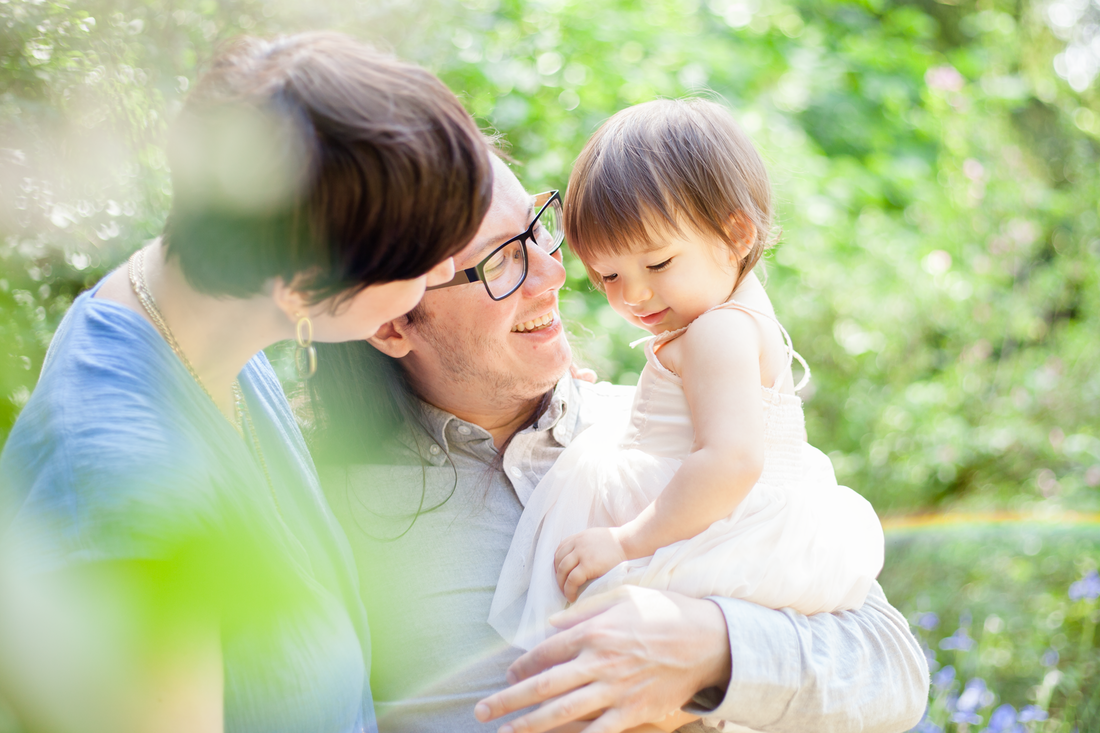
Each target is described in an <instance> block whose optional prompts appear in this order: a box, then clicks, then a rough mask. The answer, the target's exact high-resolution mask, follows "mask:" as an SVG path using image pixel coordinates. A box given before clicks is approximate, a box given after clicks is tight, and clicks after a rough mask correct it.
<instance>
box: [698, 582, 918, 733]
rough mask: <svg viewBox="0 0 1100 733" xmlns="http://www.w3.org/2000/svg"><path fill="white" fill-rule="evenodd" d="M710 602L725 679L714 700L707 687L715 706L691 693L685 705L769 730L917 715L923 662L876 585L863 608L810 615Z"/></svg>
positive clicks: (846, 727)
mask: <svg viewBox="0 0 1100 733" xmlns="http://www.w3.org/2000/svg"><path fill="white" fill-rule="evenodd" d="M711 600H713V601H714V602H715V603H717V604H718V605H719V607H721V609H722V612H723V613H724V615H725V617H726V625H727V627H728V630H729V636H730V650H731V651H730V658H731V660H732V662H731V668H730V684H729V687H728V688H727V689H726V691H725V695H724V696H723V698H722V699H721V700H720V701H719V700H717V699H716V698H717V697H718V696H719V694H720V691H716V690H711V691H708V692H709V693H711V695H710V697H711V700H712V701H713V703H717V704H716V705H715V704H713V703H712V704H710V705H707V704H706V702H707V697H708V695H707V694H704V695H699V696H696V698H695V703H694V704H692V705H689V706H688V707H687V708H686V709H687V710H689V711H690V712H694V713H696V714H699V715H704V716H706V717H707V718H719V719H725V720H731V721H733V722H735V723H738V724H740V725H744V726H746V727H749V728H754V729H756V730H761V731H767V732H768V733H786V732H787V731H792V732H793V731H798V732H799V733H801V732H802V731H807V730H813V731H821V732H822V733H830V732H833V733H840V732H841V731H864V732H865V733H873V732H876V731H881V732H882V733H888V732H894V731H904V730H908V729H909V728H911V727H913V726H914V725H916V724H917V723H918V722H919V721H920V718H921V715H923V713H924V709H925V705H926V704H927V701H928V663H927V660H926V659H925V656H924V653H923V651H922V650H921V648H920V645H919V644H918V643H917V640H916V639H915V638H914V637H913V634H912V633H911V632H910V631H909V624H908V622H907V621H906V620H905V617H903V616H902V615H901V614H900V613H899V612H898V611H897V609H895V608H894V607H893V606H891V605H890V604H889V602H888V601H887V600H886V596H885V595H884V594H883V592H882V588H881V587H880V586H879V584H878V583H874V584H873V585H872V586H871V590H870V592H869V593H868V594H867V600H866V602H865V603H864V604H863V606H862V607H861V608H860V609H858V610H856V611H845V612H842V613H819V614H815V615H813V616H803V615H802V614H800V613H798V612H796V611H792V610H790V609H785V610H783V611H773V610H771V609H768V608H763V607H761V606H758V605H756V604H753V603H748V602H747V601H741V600H736V599H730V598H712V599H711ZM714 693H718V694H714ZM701 703H702V704H701Z"/></svg>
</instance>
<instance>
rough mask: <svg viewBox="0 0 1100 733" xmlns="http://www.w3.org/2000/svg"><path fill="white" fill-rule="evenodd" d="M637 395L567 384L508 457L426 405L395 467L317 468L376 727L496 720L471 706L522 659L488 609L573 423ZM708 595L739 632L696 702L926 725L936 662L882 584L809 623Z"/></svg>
mask: <svg viewBox="0 0 1100 733" xmlns="http://www.w3.org/2000/svg"><path fill="white" fill-rule="evenodd" d="M632 396H633V389H632V388H629V387H616V386H613V385H609V384H606V383H602V384H597V385H591V384H587V383H585V382H578V381H575V380H572V379H568V378H567V379H565V380H563V381H562V382H561V383H559V385H558V387H557V388H556V390H555V391H554V394H553V397H552V399H551V401H550V403H549V406H548V408H547V409H546V411H545V412H544V413H543V414H542V415H541V416H540V417H539V418H538V420H537V421H536V423H535V424H534V425H532V426H529V427H528V428H526V429H524V430H521V431H520V432H519V433H517V434H516V435H515V437H514V438H513V439H512V440H511V442H510V443H508V445H507V447H506V449H505V451H504V453H503V455H501V454H500V453H499V452H498V451H497V449H496V447H495V445H494V443H493V439H492V436H491V435H490V434H489V433H488V432H487V431H486V430H484V429H483V428H481V427H479V426H477V425H474V424H472V423H467V422H464V421H462V420H460V419H458V418H457V417H455V416H454V415H451V414H449V413H446V412H443V411H442V410H439V409H436V408H434V407H431V406H428V405H425V406H424V411H425V421H424V425H423V430H418V431H410V432H408V433H407V434H405V435H403V436H401V438H400V439H399V440H397V441H394V445H393V449H394V450H393V462H392V465H388V466H368V465H358V466H351V467H347V468H344V467H341V468H322V469H321V480H322V484H323V487H324V490H325V493H326V495H327V497H328V499H329V502H330V503H331V505H332V508H333V510H334V512H335V513H336V516H337V518H338V519H339V520H340V522H341V523H342V524H343V525H344V528H345V530H346V531H347V533H348V537H349V539H350V542H351V546H352V551H353V553H354V555H355V559H356V562H357V565H358V568H359V573H360V587H361V588H362V589H363V595H364V603H365V604H366V606H367V611H368V615H369V617H370V620H371V637H372V650H373V652H372V664H371V670H372V674H371V689H372V692H373V694H374V701H375V706H376V711H377V714H378V725H379V730H380V731H381V733H398V732H402V733H403V732H406V731H407V732H408V733H419V732H420V731H451V732H453V733H474V732H475V731H495V730H496V728H497V727H498V726H499V725H500V721H494V722H492V723H479V722H478V721H477V720H476V719H475V718H474V715H473V709H474V704H475V703H476V702H477V701H478V700H480V699H481V698H483V697H485V696H487V695H489V694H491V693H493V692H496V691H498V690H500V689H502V688H503V687H505V686H506V682H505V678H504V675H505V670H507V668H508V666H509V665H510V664H511V663H512V662H513V661H514V660H515V659H516V658H517V657H518V656H519V654H520V653H521V651H520V650H519V649H515V648H512V647H509V646H508V644H507V643H506V642H505V641H504V640H503V639H501V638H500V637H499V636H498V635H497V634H496V632H495V631H494V630H493V629H492V627H490V626H489V624H488V623H487V618H488V615H489V606H490V603H491V601H492V598H493V591H494V589H495V586H496V581H497V577H498V575H499V573H500V569H501V566H502V565H503V563H504V558H505V556H506V555H507V553H508V547H509V545H510V543H511V540H512V533H513V532H514V531H515V527H516V524H517V522H518V521H519V517H520V514H521V513H522V511H523V506H524V503H525V502H526V501H527V499H528V498H529V497H530V496H531V492H532V491H533V490H534V488H535V486H536V484H538V482H539V480H540V479H541V478H542V476H543V475H544V474H545V473H546V471H547V470H548V469H549V468H550V466H551V465H552V464H553V463H554V461H555V460H556V459H557V457H558V455H560V453H561V451H562V450H563V449H564V447H565V446H566V445H568V444H569V442H570V441H571V440H572V439H573V437H574V436H575V435H576V434H577V433H579V432H580V431H581V430H583V429H585V428H586V427H588V426H589V425H591V424H592V423H593V422H595V421H596V420H598V419H601V418H604V417H608V416H612V415H615V414H625V412H626V411H628V410H629V409H630V402H631V398H632ZM418 512H419V516H416V514H417V513H418ZM414 517H415V521H414ZM712 600H714V601H715V602H716V603H717V604H718V605H719V606H720V607H721V609H722V612H723V613H724V615H725V617H726V623H727V626H728V628H729V638H730V658H731V660H732V670H731V677H730V684H729V687H728V688H727V689H725V690H717V689H714V690H707V691H704V693H702V694H700V695H699V696H697V697H696V700H695V703H694V704H693V705H692V706H691V707H690V709H691V710H692V711H693V712H696V713H697V714H704V715H706V716H707V718H708V719H712V718H713V719H718V718H721V719H725V720H730V721H735V722H736V723H737V724H738V725H740V726H744V727H747V728H749V729H750V730H759V731H777V732H785V731H791V732H793V731H798V732H799V733H807V732H811V731H812V732H815V733H817V732H829V731H835V732H840V731H867V732H874V731H879V732H882V733H886V732H888V731H890V732H893V731H903V730H906V729H908V728H909V727H911V726H913V725H915V724H916V723H917V721H918V720H919V719H920V717H921V714H922V713H923V711H924V707H925V702H926V700H927V694H928V669H927V665H926V662H925V658H924V655H923V653H922V651H921V648H920V646H919V645H918V643H917V641H916V639H915V638H914V637H913V635H912V633H910V631H909V625H908V623H907V622H906V620H905V619H904V617H902V615H901V614H900V613H898V612H897V611H896V610H895V609H894V608H893V607H891V606H890V604H889V603H888V602H887V601H886V598H885V596H884V595H883V593H882V589H881V588H880V587H879V586H878V584H875V585H874V586H873V587H872V589H871V592H870V594H869V596H868V598H867V601H866V603H865V604H864V606H863V607H862V608H861V609H860V610H858V611H850V612H845V613H837V614H818V615H816V616H812V617H806V616H802V615H801V614H799V613H796V612H793V611H789V610H786V611H775V610H771V609H767V608H763V607H761V606H757V605H755V604H752V603H748V602H746V601H741V600H736V599H729V598H714V599H712ZM513 717H514V716H513ZM699 726H700V724H698V723H697V724H693V725H692V726H691V727H696V728H698V727H699Z"/></svg>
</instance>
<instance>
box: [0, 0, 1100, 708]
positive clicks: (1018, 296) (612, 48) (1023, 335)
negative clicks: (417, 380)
mask: <svg viewBox="0 0 1100 733" xmlns="http://www.w3.org/2000/svg"><path fill="white" fill-rule="evenodd" d="M1069 1H1070V0H1063V4H1064V3H1065V2H1069ZM1054 4H1055V0H1052V2H1046V1H1044V0H1012V1H1010V0H943V1H942V2H933V1H932V0H909V1H896V0H825V1H822V2H808V1H806V0H776V1H773V2H762V1H761V0H710V1H709V2H700V1H699V0H650V1H648V2H645V3H641V2H627V1H626V0H607V1H603V0H596V1H594V0H541V1H539V2H534V1H532V2H519V1H518V0H462V1H461V2H459V1H458V0H411V1H410V0H402V1H398V0H379V1H375V2H355V1H354V0H343V1H341V2H337V1H336V0H314V1H313V2H303V1H302V0H283V1H282V2H279V1H275V2H260V1H258V0H224V1H222V2H214V0H177V1H176V2H175V3H173V4H172V6H171V7H165V6H164V4H163V3H154V2H151V1H150V0H111V1H110V2H105V1H103V0H90V1H88V2H81V3H70V2H53V1H51V0H29V1H25V0H0V440H2V439H3V437H5V436H6V435H7V433H8V431H9V430H10V426H11V424H12V423H13V421H14V419H15V417H16V416H17V414H18V412H19V409H20V408H21V407H22V405H23V404H25V402H26V400H27V398H28V396H29V393H30V390H32V389H33V387H34V383H35V380H36V377H37V374H38V372H39V370H40V368H41V365H42V360H43V357H44V354H45V350H46V347H47V345H48V343H49V339H50V336H51V334H52V333H53V330H54V329H55V328H56V326H57V323H58V322H59V320H60V318H61V317H62V316H63V314H64V312H65V309H66V307H67V306H68V304H69V303H70V302H71V300H72V298H73V297H74V296H75V295H76V294H78V293H79V292H80V291H81V290H82V289H84V288H86V287H88V286H89V285H91V284H92V283H94V282H95V281H96V280H97V279H98V278H100V277H101V276H102V275H103V274H104V273H105V272H107V271H108V270H109V269H110V268H112V267H114V266H115V265H117V264H118V263H119V262H121V261H122V259H123V258H124V257H125V256H126V255H127V254H128V253H129V252H130V251H132V250H133V249H134V248H136V247H138V246H139V245H140V244H141V243H142V242H143V241H145V240H147V239H149V238H151V237H154V236H156V235H157V233H158V231H159V229H160V227H161V225H162V223H163V220H164V216H165V213H166V209H167V202H168V200H169V197H170V195H171V192H170V186H169V181H168V175H167V170H166V165H165V159H164V155H163V153H162V150H161V145H162V143H163V141H164V137H165V131H166V126H167V124H168V122H169V120H170V119H171V118H172V116H173V114H174V112H175V110H176V109H178V106H179V104H180V100H181V99H182V98H183V96H184V94H185V93H186V90H187V88H188V86H189V84H190V82H191V81H192V80H193V79H194V78H195V76H196V74H197V73H198V72H199V70H200V69H201V66H202V62H203V61H204V60H205V59H208V58H209V57H210V55H211V53H212V50H213V49H214V48H215V47H216V46H217V43H218V42H219V41H221V40H223V39H225V38H228V37H231V36H233V35H236V34H238V33H241V32H248V33H258V34H270V33H275V32H287V31H294V30H301V29H307V28H337V29H341V30H345V31H347V32H349V33H352V34H353V35H356V36H358V37H360V38H365V39H368V40H372V41H374V42H375V43H377V44H379V45H381V46H384V47H387V48H390V49H392V50H394V51H395V52H396V53H398V54H399V55H401V56H402V57H404V58H407V59H410V60H414V61H417V62H419V63H421V64H424V65H425V66H427V67H429V68H431V69H432V70H433V71H435V72H436V73H438V74H439V75H440V76H441V77H442V78H443V79H444V80H445V81H446V82H447V83H448V84H449V85H450V86H451V88H452V89H454V90H455V91H456V92H457V93H459V94H460V95H461V97H462V98H463V100H464V102H465V103H466V105H467V108H468V109H469V110H470V111H471V112H472V113H473V114H474V115H475V116H476V117H477V118H478V119H479V121H480V122H481V123H482V124H483V125H484V126H485V127H486V128H492V129H494V130H497V131H499V132H501V133H503V135H504V137H505V138H506V140H507V141H508V142H509V143H510V145H511V154H512V155H513V156H514V157H515V158H516V160H517V161H519V162H520V165H519V167H518V169H517V172H518V174H519V176H520V179H521V180H522V181H523V182H524V183H525V184H526V185H527V187H528V189H529V190H531V191H537V190H544V189H547V188H562V189H564V187H565V183H566V180H567V177H568V172H569V167H570V164H571V162H572V160H573V158H574V157H575V156H576V154H577V153H578V152H579V150H580V148H581V146H582V145H583V143H584V141H585V139H586V138H587V137H588V135H590V134H591V133H592V132H593V130H594V129H595V128H596V127H597V126H598V125H599V124H600V122H601V121H602V120H604V119H606V118H607V117H608V116H610V115H611V114H613V113H614V112H615V111H617V110H619V109H621V108H623V107H625V106H628V105H630V104H634V103H637V102H641V101H645V100H648V99H653V98H654V97H678V96H682V95H687V94H706V95H708V96H713V97H716V98H721V99H724V100H726V102H728V104H729V105H730V107H731V109H732V110H733V113H734V115H735V116H736V117H737V118H738V119H739V120H740V121H741V123H742V125H743V126H744V127H745V128H746V129H747V130H748V132H749V133H750V135H751V136H752V137H753V139H754V140H755V142H756V144H757V145H758V147H759V148H760V150H761V151H762V153H763V154H764V157H765V160H766V161H767V162H768V164H769V167H770V171H771V175H772V180H773V187H774V189H775V192H776V196H777V199H778V202H779V207H778V217H777V224H778V225H779V226H781V227H782V230H783V236H782V241H781V244H780V246H779V248H778V249H777V250H776V251H775V252H774V253H773V254H772V255H771V256H769V258H768V262H767V272H768V288H769V291H770V292H771V296H772V300H773V302H774V303H775V305H776V309H777V311H778V313H779V315H780V318H781V319H782V320H783V321H784V322H785V324H786V325H787V327H788V329H789V330H790V331H791V334H792V336H793V338H794V341H795V344H796V347H797V348H798V349H799V350H800V351H801V353H802V354H803V355H804V356H805V357H806V358H807V360H808V361H809V363H810V365H811V367H812V369H813V376H814V379H813V381H812V382H811V388H810V390H811V392H809V393H808V394H806V395H804V396H805V397H806V398H807V416H808V422H809V426H808V427H809V433H810V437H811V440H812V442H814V443H815V444H816V445H818V446H820V447H822V449H824V450H825V451H827V452H829V453H830V455H831V457H832V458H833V461H834V464H835V465H836V468H837V473H838V476H839V478H840V480H841V481H842V483H847V484H849V485H851V486H853V487H856V488H857V489H858V490H859V491H860V492H861V493H863V494H864V495H865V496H867V497H868V498H869V499H870V500H871V501H872V502H873V504H874V505H875V507H876V509H877V510H878V511H879V512H880V514H884V515H890V514H899V513H908V512H913V511H923V510H942V509H968V510H975V509H992V508H998V509H1014V510H1020V511H1025V512H1029V513H1044V512H1045V513H1052V512H1054V513H1056V512H1059V511H1063V510H1068V509H1072V510H1077V511H1086V512H1088V511H1093V512H1094V511H1097V510H1100V489H1098V486H1100V420H1098V416H1100V370H1097V369H1096V368H1095V365H1096V364H1097V363H1098V362H1100V338H1098V337H1097V335H1098V333H1100V282H1098V280H1100V208H1098V201H1100V166H1098V159H1100V95H1098V92H1097V88H1098V86H1100V81H1098V82H1097V83H1094V84H1093V85H1092V86H1091V87H1090V86H1088V85H1085V86H1083V87H1082V85H1080V84H1078V85H1077V87H1078V88H1077V89H1075V88H1073V87H1071V86H1070V85H1069V84H1068V83H1067V82H1066V81H1064V80H1063V79H1062V78H1060V77H1059V75H1058V74H1057V73H1055V64H1054V61H1055V58H1056V56H1057V55H1058V54H1060V53H1062V52H1063V51H1064V48H1065V38H1064V37H1063V38H1059V37H1058V35H1057V34H1055V33H1053V32H1052V30H1051V28H1052V27H1053V26H1052V24H1051V21H1050V19H1051V17H1052V16H1051V12H1052V10H1051V8H1052V7H1053V6H1054ZM1071 4H1072V3H1071ZM1086 5H1087V3H1086ZM1082 7H1084V6H1082ZM1088 7H1089V9H1088V10H1087V11H1086V12H1085V15H1084V16H1082V17H1081V19H1079V23H1085V22H1086V21H1088V22H1092V23H1095V22H1098V20H1097V19H1098V18H1100V6H1097V7H1096V8H1093V7H1092V6H1088ZM1082 27H1083V26H1082ZM1061 35H1062V36H1065V35H1066V33H1065V32H1063V33H1062V34H1061ZM568 271H569V283H568V288H569V292H568V293H567V294H566V295H565V297H564V300H563V305H562V311H563V313H564V315H565V316H566V317H567V318H568V319H569V320H570V321H571V323H572V329H573V331H574V336H575V342H576V344H577V347H578V353H579V355H580V357H581V358H582V359H583V360H584V361H586V362H587V363H588V364H589V365H591V366H593V367H595V368H596V369H597V370H598V371H599V372H600V374H601V376H603V377H604V378H609V379H613V380H618V381H627V382H629V381H631V380H632V379H636V378H637V373H638V371H639V370H640V368H641V365H642V363H643V357H642V356H641V354H639V353H637V352H633V351H631V350H630V349H629V348H628V346H627V343H628V342H630V341H631V340H633V339H634V338H636V337H637V336H639V335H640V333H636V332H634V331H633V330H632V329H631V327H629V326H627V325H625V324H624V323H622V322H621V321H620V320H619V319H618V317H617V316H615V315H614V314H613V313H612V312H611V311H610V309H609V308H608V307H607V305H606V303H605V302H604V301H603V299H602V298H601V297H600V296H599V294H598V293H595V292H593V291H592V290H591V288H590V286H589V285H588V283H587V280H586V278H585V274H584V269H583V267H581V266H580V263H579V262H577V261H575V260H573V259H570V260H569V262H568ZM1085 546H1087V547H1091V548H1092V549H1091V550H1079V551H1077V554H1076V555H1074V557H1073V559H1072V561H1073V563H1075V564H1074V565H1072V566H1067V567H1071V569H1072V572H1073V573H1083V572H1085V571H1087V570H1088V569H1090V568H1095V567H1096V552H1095V547H1096V545H1095V543H1093V544H1092V545H1087V544H1086V545H1085ZM1075 547H1076V546H1075ZM1002 549H1003V548H1002ZM941 560H942V558H941V559H939V560H935V559H929V560H928V562H929V563H933V562H940V561H941ZM1068 572H1069V570H1067V573H1068ZM1071 574H1072V573H1071ZM1067 577H1068V575H1067ZM897 582H898V583H899V590H898V593H899V594H905V593H906V592H908V591H907V589H905V588H903V587H901V586H902V585H903V580H902V579H900V578H899V579H898V581H897ZM888 590H890V588H888ZM1058 592H1061V593H1064V588H1063V589H1062V590H1059V591H1058ZM906 597H908V596H906ZM914 603H915V600H914ZM1090 613H1093V614H1094V615H1095V613H1096V612H1095V610H1093V611H1091V612H1090ZM1086 615H1087V614H1086ZM1083 623H1084V622H1083ZM1093 623H1095V621H1093ZM1090 638H1091V637H1090ZM1034 684H1038V683H1037V682H1035V683H1034ZM1021 689H1023V687H1021ZM1050 725H1053V721H1051V722H1050ZM1098 726H1100V723H1098ZM1052 729H1053V728H1052Z"/></svg>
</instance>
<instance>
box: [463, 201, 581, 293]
mask: <svg viewBox="0 0 1100 733" xmlns="http://www.w3.org/2000/svg"><path fill="white" fill-rule="evenodd" d="M535 205H536V206H545V205H546V199H545V198H543V197H541V196H540V197H539V198H538V199H536V200H535ZM562 236H563V232H562V221H561V204H560V203H559V199H556V198H555V199H554V201H553V202H552V203H551V204H550V205H549V206H546V208H545V209H543V210H542V212H541V213H540V214H538V215H537V216H536V218H535V220H534V221H533V222H532V223H531V228H530V236H529V237H527V236H526V235H525V236H524V237H518V238H516V239H514V240H513V241H511V242H508V243H507V244H505V245H504V246H503V247H501V248H500V249H498V250H497V251H496V252H494V253H493V254H492V255H491V256H490V257H489V259H488V260H486V261H485V263H484V264H483V265H482V279H483V280H484V281H485V286H486V287H487V288H488V289H489V293H490V294H491V295H492V296H493V297H494V298H503V297H505V296H507V295H509V294H510V293H512V292H513V291H514V290H515V289H516V288H518V287H519V286H520V284H521V283H522V282H523V280H524V278H525V277H526V276H527V252H526V250H525V249H524V246H523V242H522V240H523V239H525V238H526V239H527V241H528V242H529V243H531V244H534V245H535V246H537V247H539V248H540V249H542V250H543V251H545V252H547V253H553V252H556V251H557V249H558V247H559V246H560V245H561V241H562Z"/></svg>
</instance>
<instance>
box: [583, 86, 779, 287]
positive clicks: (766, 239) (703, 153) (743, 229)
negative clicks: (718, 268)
mask: <svg viewBox="0 0 1100 733" xmlns="http://www.w3.org/2000/svg"><path fill="white" fill-rule="evenodd" d="M750 225H751V226H750ZM684 227H690V228H692V229H694V230H696V231H697V232H699V233H701V234H711V235H714V237H716V238H717V239H718V240H719V241H722V242H725V243H727V245H728V246H729V247H730V248H731V249H733V250H734V251H735V252H738V253H739V249H740V248H735V247H736V245H738V244H747V245H748V251H747V252H746V253H744V254H742V255H740V257H739V264H740V271H739V272H738V276H737V284H738V285H739V284H740V283H741V280H742V279H743V278H744V277H745V276H746V275H747V274H748V273H749V272H750V271H751V270H752V268H753V267H754V266H756V263H757V262H758V261H759V260H760V256H761V255H762V254H763V253H764V250H766V249H767V248H768V247H770V246H771V245H772V244H773V243H774V237H773V234H772V197H771V185H770V183H769V181H768V172H767V170H766V169H765V168H764V161H763V160H761V158H760V154H759V153H757V152H756V148H754V147H753V144H752V141H750V140H749V138H748V135H746V134H745V132H744V130H742V129H741V127H740V126H739V125H738V124H737V123H736V122H735V121H734V119H733V117H732V116H731V115H730V113H729V111H728V110H727V109H725V108H724V107H722V106H721V105H719V104H717V103H715V102H711V101H708V100H705V99H675V100H674V99H661V100H656V101H653V102H646V103H644V104H639V105H636V106H634V107H630V108H628V109H625V110H623V111H621V112H619V113H618V114H616V115H614V116H613V117H612V118H611V119H609V120H608V121H607V122H605V123H604V124H603V126H602V127H600V129H599V130H597V131H596V134H594V135H593V136H592V137H591V139H589V141H588V143H587V144H586V145H585V146H584V149H583V150H582V151H581V154H580V156H579V157H578V158H577V162H576V164H575V165H574V166H573V172H572V174H570V176H569V189H568V192H567V194H566V198H565V236H566V240H567V241H568V242H569V247H570V248H571V249H572V250H573V251H574V252H575V253H576V254H577V256H578V257H580V258H581V260H582V261H583V262H585V263H587V262H589V261H590V260H591V258H592V257H595V256H598V255H601V254H621V253H623V252H629V251H633V250H637V249H639V248H640V247H641V248H644V247H646V246H647V245H648V246H653V245H654V243H655V239H656V238H657V237H659V236H660V235H661V234H663V233H680V232H682V231H683V228H684ZM754 230H755V235H754V236H752V237H751V240H750V241H748V242H745V239H746V237H747V236H749V235H751V234H752V233H753V231H754ZM586 266H587V264H586ZM588 273H589V276H590V277H591V278H592V282H593V283H595V284H596V287H600V288H601V289H602V286H601V279H600V278H599V277H598V276H597V275H596V274H595V273H594V272H593V271H592V269H591V268H589V269H588Z"/></svg>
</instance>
